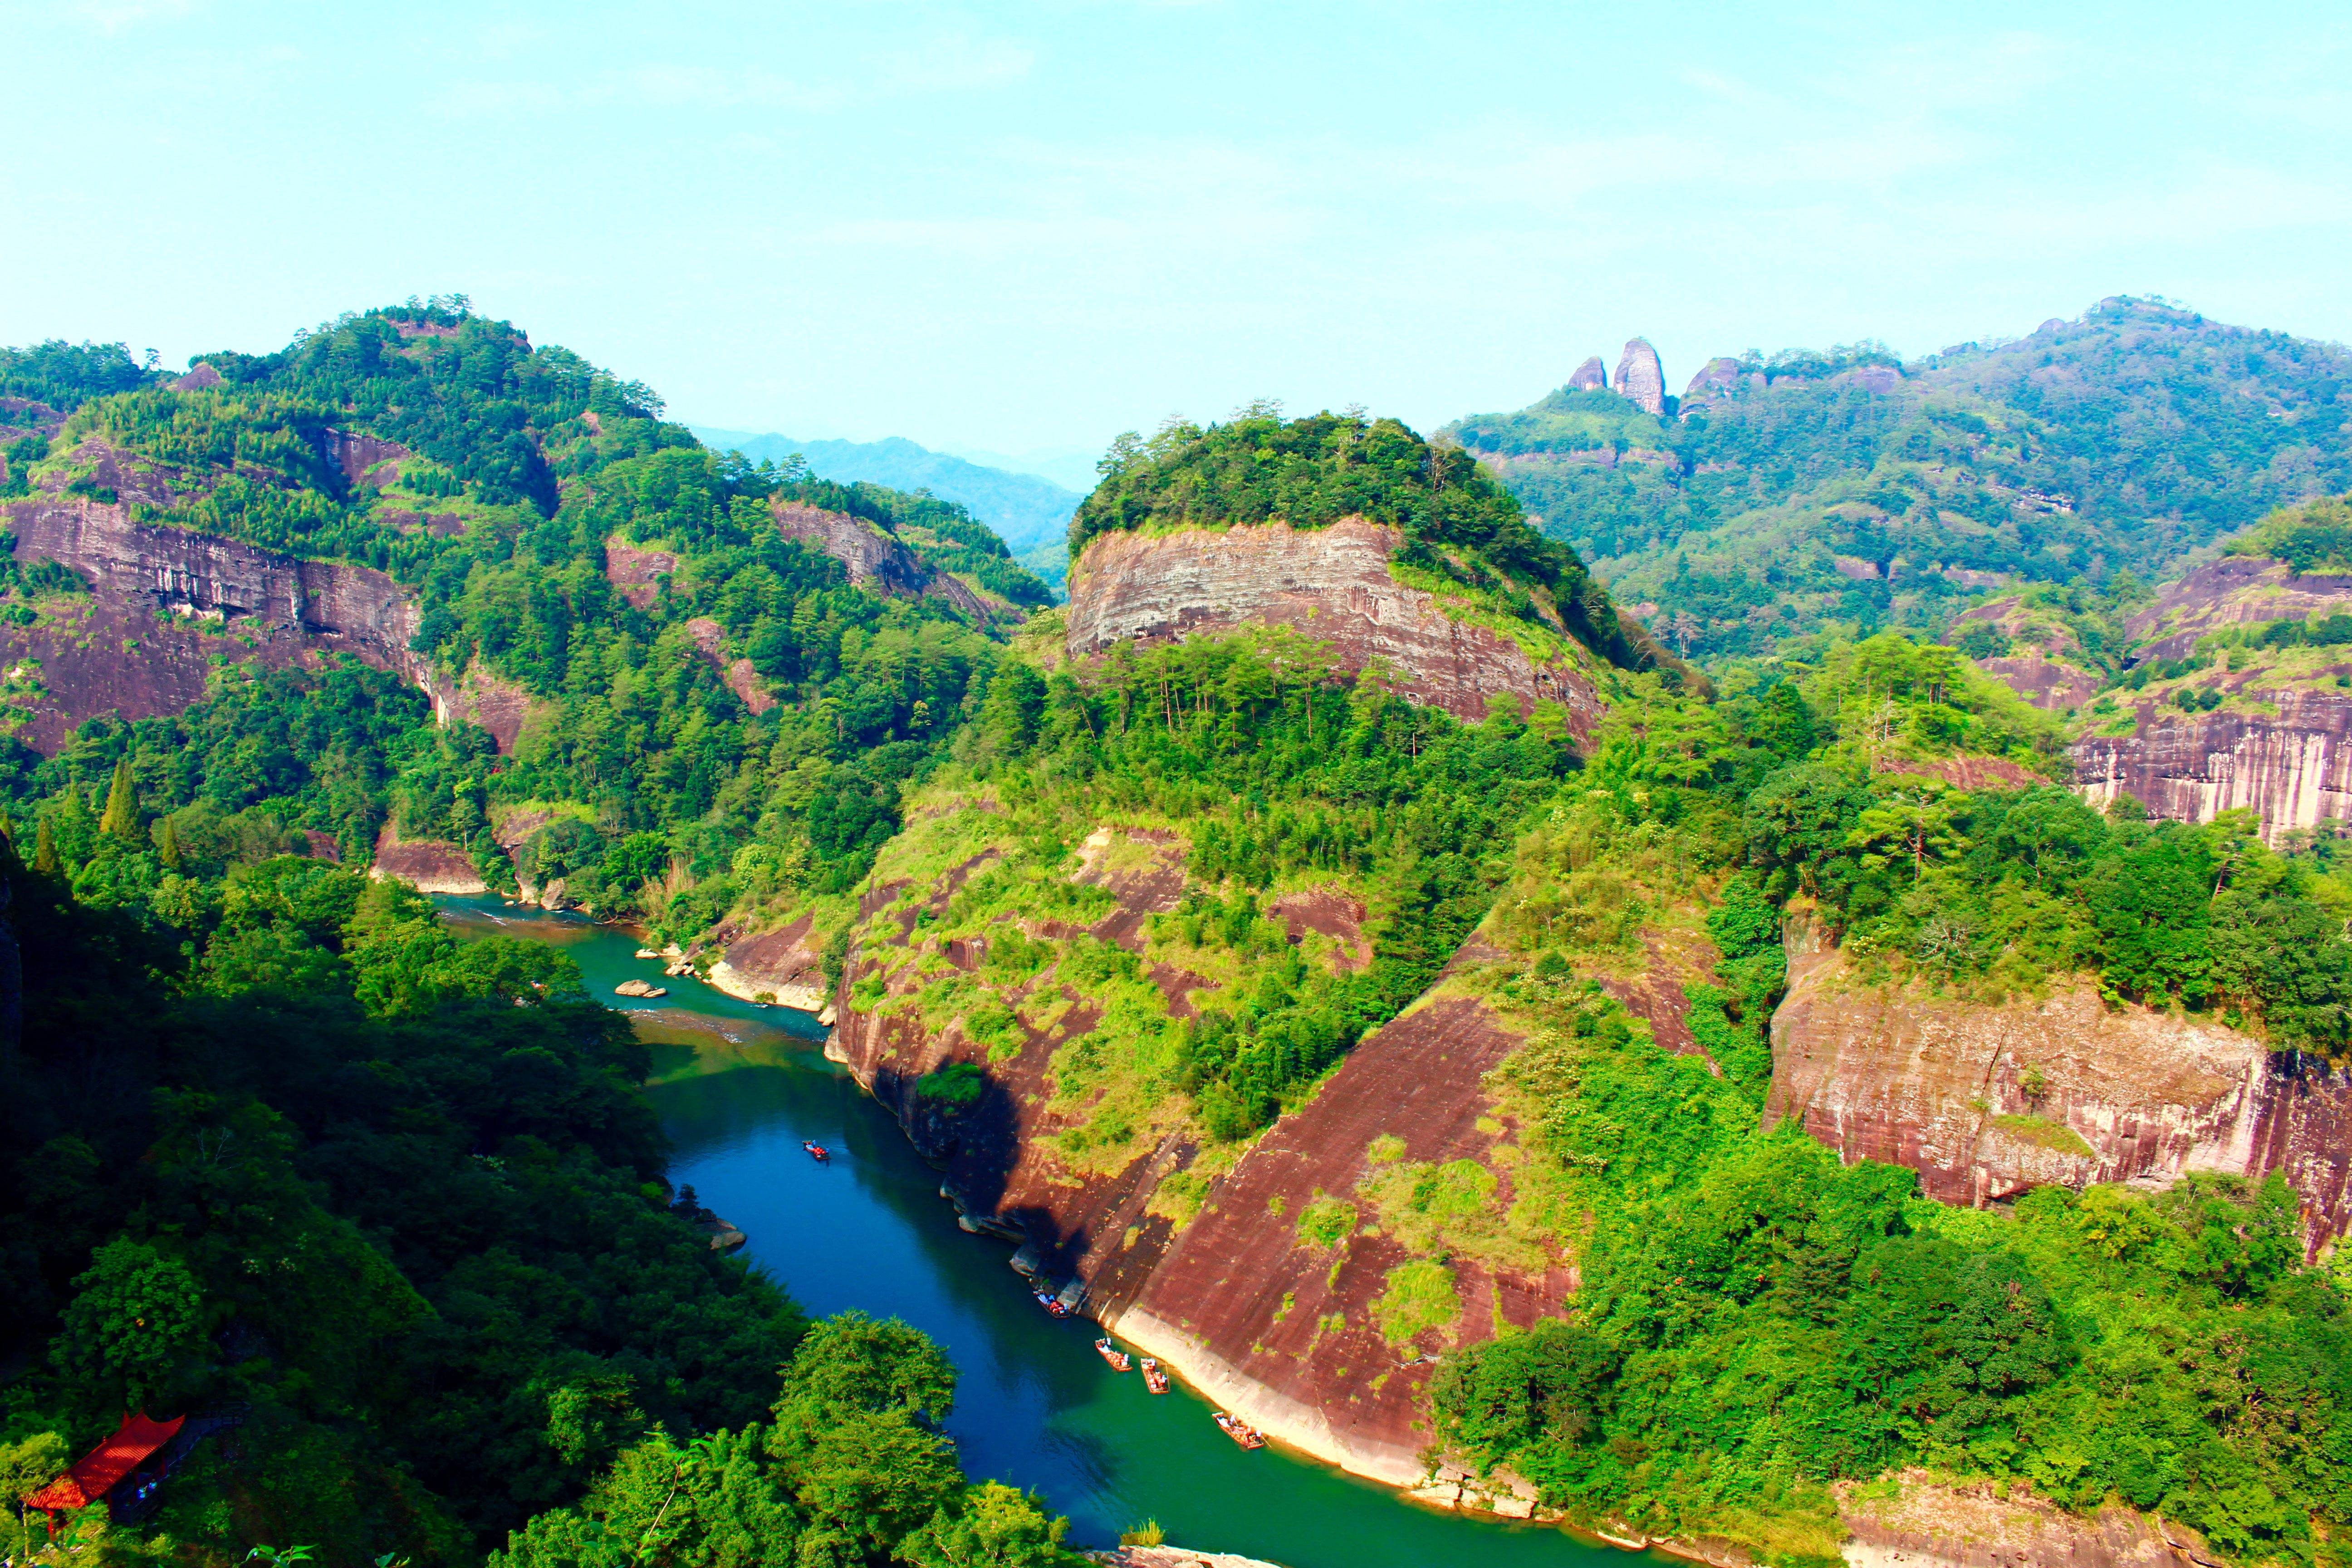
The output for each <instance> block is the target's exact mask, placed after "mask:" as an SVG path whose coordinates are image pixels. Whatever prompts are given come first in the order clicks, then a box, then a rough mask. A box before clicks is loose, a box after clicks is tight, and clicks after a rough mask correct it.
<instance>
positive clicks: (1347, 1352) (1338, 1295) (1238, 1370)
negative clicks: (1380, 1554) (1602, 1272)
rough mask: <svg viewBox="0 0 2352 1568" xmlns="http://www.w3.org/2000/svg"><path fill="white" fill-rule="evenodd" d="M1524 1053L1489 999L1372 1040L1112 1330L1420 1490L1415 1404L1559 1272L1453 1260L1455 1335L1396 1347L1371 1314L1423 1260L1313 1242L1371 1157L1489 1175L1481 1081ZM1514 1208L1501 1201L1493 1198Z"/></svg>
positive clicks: (1245, 1411) (1492, 1131)
mask: <svg viewBox="0 0 2352 1568" xmlns="http://www.w3.org/2000/svg"><path fill="white" fill-rule="evenodd" d="M1518 1044H1519V1039H1518V1037H1517V1035H1516V1034H1513V1033H1512V1032H1510V1031H1509V1030H1507V1029H1506V1028H1504V1027H1503V1026H1501V1024H1500V1023H1499V1022H1498V1021H1497V1020H1496V1018H1495V1017H1494V1016H1493V1015H1492V1014H1490V1013H1489V1012H1488V1011H1487V1010H1486V1007H1485V1006H1484V1005H1482V1004H1481V1003H1479V1002H1477V1001H1475V1000H1473V999H1470V998H1467V997H1459V996H1444V995H1440V996H1437V997H1435V998H1433V999H1431V1000H1429V1001H1427V1002H1424V1003H1423V1004H1422V1005H1419V1006H1417V1007H1416V1008H1414V1009H1413V1010H1412V1011H1411V1012H1408V1013H1406V1014H1405V1015H1404V1016H1402V1017H1399V1018H1397V1019H1395V1020H1394V1021H1392V1022H1391V1023H1390V1024H1389V1025H1387V1026H1385V1027H1383V1028H1381V1029H1379V1030H1377V1031H1375V1032H1374V1033H1373V1034H1371V1035H1370V1037H1367V1038H1366V1039H1365V1040H1364V1041H1363V1043H1362V1044H1361V1045H1359V1046H1358V1047H1356V1049H1355V1050H1354V1051H1353V1052H1351V1053H1350V1054H1349V1057H1348V1058H1347V1059H1346V1061H1344V1062H1343V1063H1341V1065H1340V1067H1339V1070H1338V1071H1337V1072H1335V1073H1334V1074H1333V1075H1332V1076H1331V1078H1330V1079H1329V1080H1328V1082H1326V1083H1325V1084H1324V1085H1323V1087H1322V1089H1320V1091H1319V1092H1318V1093H1317V1095H1316V1096H1315V1098H1314V1099H1313V1100H1310V1101H1309V1102H1308V1103H1307V1105H1305V1106H1304V1107H1302V1108H1301V1109H1300V1110H1297V1111H1295V1112H1293V1113H1291V1114H1290V1115H1287V1116H1285V1117H1284V1118H1283V1119H1282V1120H1281V1121H1278V1122H1276V1124H1275V1126H1274V1127H1273V1128H1272V1129H1271V1130H1270V1131H1267V1132H1266V1134H1265V1136H1264V1137H1263V1138H1261V1139H1260V1140H1259V1141H1258V1142H1256V1143H1255V1145H1253V1146H1252V1147H1251V1149H1250V1151H1249V1152H1248V1153H1247V1154H1245V1155H1244V1156H1243V1158H1242V1161H1241V1163H1240V1164H1239V1165H1238V1166H1236V1167H1235V1168H1234V1171H1233V1172H1232V1173H1230V1174H1229V1175H1227V1176H1225V1177H1224V1178H1223V1179H1222V1180H1221V1181H1220V1182H1219V1183H1218V1184H1216V1186H1215V1187H1214V1188H1213V1191H1212V1192H1211V1194H1210V1196H1209V1200H1208V1203H1207V1205H1206V1206H1205V1207H1204V1208H1203V1209H1202V1212H1201V1214H1200V1215H1199V1216H1198V1217H1197V1218H1195V1219H1194V1220H1193V1221H1192V1224H1191V1225H1190V1226H1187V1227H1185V1229H1184V1231H1183V1232H1182V1234H1181V1236H1179V1237H1176V1238H1175V1240H1174V1242H1173V1244H1172V1245H1171V1246H1169V1247H1168V1249H1167V1254H1166V1256H1165V1258H1162V1259H1161V1260H1160V1263H1159V1264H1158V1266H1157V1267H1156V1268H1153V1269H1152V1271H1151V1272H1150V1276H1149V1277H1148V1279H1146V1280H1145V1282H1144V1285H1143V1288H1142V1289H1141V1290H1140V1291H1139V1292H1138V1293H1137V1294H1136V1296H1135V1298H1134V1300H1132V1301H1131V1302H1129V1303H1128V1304H1126V1305H1124V1306H1117V1305H1114V1308H1113V1310H1110V1311H1108V1312H1106V1313H1105V1314H1104V1316H1105V1320H1106V1321H1108V1323H1109V1324H1110V1325H1111V1327H1112V1330H1113V1331H1115V1332H1116V1333H1118V1335H1119V1336H1120V1337H1121V1338H1122V1339H1125V1340H1127V1341H1129V1342H1132V1343H1134V1344H1136V1345H1138V1346H1139V1347H1140V1348H1141V1349H1143V1350H1145V1351H1147V1352H1152V1353H1154V1354H1158V1355H1160V1356H1161V1357H1163V1358H1164V1359H1166V1360H1168V1361H1169V1362H1170V1363H1172V1364H1174V1365H1175V1366H1177V1367H1179V1368H1181V1370H1182V1372H1183V1374H1184V1376H1185V1378H1186V1379H1187V1380H1188V1381H1189V1382H1191V1383H1192V1384H1194V1385H1195V1386H1197V1387H1199V1388H1200V1389H1201V1390H1202V1392H1204V1393H1205V1394H1208V1395H1209V1396H1210V1397H1211V1398H1213V1399H1214V1400H1216V1401H1217V1403H1218V1404H1220V1405H1223V1406H1225V1407H1226V1408H1228V1409H1232V1410H1234V1411H1236V1412H1237V1413H1239V1414H1240V1415H1242V1416H1244V1418H1245V1419H1246V1420H1248V1421H1250V1422H1251V1423H1252V1424H1253V1425H1255V1426H1257V1427H1259V1429H1260V1430H1262V1431H1264V1432H1265V1433H1266V1434H1267V1435H1268V1436H1273V1437H1275V1438H1276V1439H1277V1440H1280V1441H1284V1442H1287V1443H1290V1444H1293V1445H1295V1446H1297V1447H1302V1448H1305V1449H1306V1450H1307V1451H1308V1452H1309V1453H1312V1454H1316V1455H1318V1456H1319V1457H1321V1458H1327V1459H1330V1460H1333V1461H1335V1462H1337V1463H1338V1464H1339V1465H1340V1466H1342V1467H1343V1468H1347V1469H1349V1470H1352V1471H1354V1472H1355V1473H1357V1474H1359V1475H1363V1476H1369V1477H1371V1478H1372V1479H1376V1480H1381V1481H1385V1482H1387V1483H1388V1484H1390V1485H1391V1486H1398V1487H1414V1486H1417V1485H1419V1484H1420V1483H1421V1481H1422V1480H1423V1476H1424V1467H1423V1462H1422V1460H1421V1458H1420V1453H1421V1450H1422V1449H1423V1448H1425V1447H1428V1445H1429V1441H1430V1439H1429V1436H1428V1434H1427V1433H1426V1432H1425V1431H1424V1430H1423V1422H1422V1419H1421V1417H1422V1408H1421V1405H1422V1396H1423V1394H1424V1392H1425V1391H1426V1388H1427V1384H1428V1382H1429V1378H1430V1374H1431V1373H1433V1372H1434V1371H1435V1370H1436V1357H1437V1356H1438V1355H1439V1354H1440V1353H1442V1352H1444V1351H1446V1350H1449V1349H1451V1348H1452V1347H1453V1345H1454V1343H1455V1342H1456V1335H1457V1334H1458V1336H1459V1339H1460V1341H1462V1342H1469V1341H1475V1340H1481V1339H1486V1338H1489V1337H1491V1336H1492V1335H1493V1334H1494V1333H1495V1332H1496V1331H1498V1330H1499V1329H1500V1328H1501V1327H1502V1326H1503V1325H1505V1324H1509V1325H1512V1326H1515V1327H1518V1328H1527V1327H1530V1326H1532V1325H1533V1324H1534V1323H1535V1322H1536V1321H1537V1320H1538V1319H1539V1318H1545V1317H1556V1316H1558V1315H1559V1312H1560V1311H1561V1310H1563V1309H1564V1307H1565V1306H1566V1304H1567V1300H1568V1295H1569V1291H1570V1288H1571V1285H1572V1277H1571V1275H1570V1272H1569V1270H1568V1269H1567V1268H1565V1267H1561V1268H1553V1269H1551V1270H1549V1271H1548V1272H1543V1273H1539V1274H1537V1275H1534V1276H1532V1277H1530V1276H1527V1275H1522V1274H1517V1273H1514V1272H1511V1271H1509V1270H1507V1269H1502V1268H1495V1267H1491V1266H1489V1265H1487V1264H1486V1263H1484V1262H1481V1261H1480V1260H1478V1259H1476V1258H1468V1257H1456V1258H1454V1259H1453V1260H1452V1262H1451V1264H1450V1266H1449V1267H1450V1268H1451V1272H1452V1276H1453V1280H1452V1282H1453V1288H1454V1292H1455V1295H1456V1298H1457V1300H1458V1302H1459V1307H1460V1317H1459V1319H1458V1321H1457V1322H1456V1325H1455V1327H1454V1330H1453V1331H1440V1330H1431V1331H1423V1333H1422V1334H1420V1335H1418V1336H1416V1337H1415V1339H1414V1340H1413V1341H1412V1342H1408V1343H1405V1344H1402V1345H1398V1344H1392V1343H1391V1342H1389V1341H1388V1340H1387V1339H1386V1338H1385V1337H1384V1336H1383V1335H1382V1333H1381V1329H1380V1328H1379V1327H1378V1326H1377V1325H1376V1324H1375V1323H1374V1321H1372V1314H1371V1312H1370V1310H1369V1309H1370V1304H1371V1303H1372V1302H1373V1301H1375V1300H1378V1299H1379V1298H1380V1296H1381V1292H1382V1290H1383V1289H1384V1286H1385V1281H1386V1280H1387V1279H1388V1277H1389V1275H1390V1271H1391V1270H1392V1269H1394V1268H1397V1267H1398V1266H1399V1265H1401V1264H1403V1263H1405V1262H1406V1261H1407V1260H1408V1259H1409V1258H1412V1254H1411V1253H1409V1252H1408V1251H1407V1250H1406V1249H1405V1247H1403V1246H1402V1244H1401V1242H1400V1241H1399V1240H1398V1239H1397V1238H1396V1237H1392V1236H1387V1235H1381V1234H1376V1233H1377V1231H1378V1227H1377V1226H1374V1227H1371V1228H1370V1230H1368V1231H1363V1232H1359V1233H1358V1234H1356V1235H1354V1236H1351V1237H1349V1238H1348V1239H1347V1240H1346V1241H1344V1242H1343V1243H1342V1244H1340V1245H1339V1247H1336V1248H1331V1249H1320V1248H1318V1247H1313V1246H1310V1245H1308V1244H1307V1242H1305V1241H1303V1240H1302V1239H1301V1238H1300V1237H1299V1236H1298V1234H1297V1229H1296V1228H1295V1218H1296V1215H1297V1213H1298V1211H1299V1210H1300V1209H1301V1208H1303V1207H1304V1206H1305V1205H1307V1203H1309V1202H1310V1201H1312V1200H1313V1199H1314V1198H1315V1197H1316V1196H1317V1195H1318V1194H1330V1195H1333V1196H1336V1197H1339V1198H1340V1199H1342V1200H1344V1201H1350V1202H1354V1201H1358V1200H1357V1198H1356V1194H1357V1191H1358V1187H1359V1184H1360V1183H1362V1182H1363V1181H1364V1180H1365V1179H1366V1178H1367V1177H1368V1176H1370V1175H1372V1174H1373V1173H1374V1163H1373V1162H1374V1157H1375V1155H1374V1149H1375V1144H1376V1143H1377V1142H1378V1141H1379V1140H1381V1139H1382V1138H1384V1137H1385V1138H1394V1139H1398V1140H1401V1141H1402V1148H1401V1149H1398V1148H1395V1146H1394V1145H1390V1146H1388V1147H1386V1148H1383V1149H1382V1150H1381V1151H1380V1152H1382V1153H1386V1154H1388V1157H1389V1158H1390V1159H1391V1160H1404V1161H1414V1162H1425V1163H1431V1164H1444V1163H1450V1162H1453V1161H1458V1160H1478V1159H1480V1158H1482V1157H1483V1156H1485V1155H1486V1154H1487V1152H1489V1151H1490V1150H1491V1149H1492V1148H1493V1147H1494V1144H1495V1142H1496V1124H1495V1123H1492V1122H1491V1121H1490V1122H1489V1125H1488V1126H1487V1127H1486V1128H1482V1127H1481V1126H1480V1125H1479V1123H1480V1122H1481V1121H1482V1120H1485V1119H1487V1118H1488V1116H1489V1113H1490V1112H1491V1111H1492V1110H1493V1107H1492V1105H1491V1103H1490V1102H1489V1100H1488V1097H1487V1095H1486V1091H1485V1089H1484V1087H1483V1084H1482V1080H1483V1079H1485V1077H1486V1074H1487V1073H1488V1072H1489V1071H1490V1070H1492V1069H1493V1068H1495V1067H1496V1065H1498V1064H1499V1063H1500V1062H1501V1061H1502V1060H1503V1058H1505V1057H1507V1056H1508V1055H1509V1054H1510V1053H1511V1051H1512V1050H1513V1049H1515V1048H1516V1047H1517V1046H1518ZM1497 1201H1498V1202H1507V1198H1503V1199H1498V1200H1497Z"/></svg>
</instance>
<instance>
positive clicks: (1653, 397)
mask: <svg viewBox="0 0 2352 1568" xmlns="http://www.w3.org/2000/svg"><path fill="white" fill-rule="evenodd" d="M1617 391H1618V393H1619V394H1620V395H1622V396H1625V397H1628V398H1631V399H1632V400H1633V403H1634V404H1635V405H1638V406H1639V407H1641V408H1642V409H1643V410H1644V411H1645V412H1647V413H1651V414H1664V412H1665V411H1666V373H1665V369H1664V366H1662V365H1660V364H1659V363H1658V351H1657V350H1655V349H1654V348H1652V347H1651V346H1650V340H1649V339H1647V338H1635V339H1634V340H1633V342H1629V343H1627V344H1626V345H1625V353H1623V355H1622V356H1621V357H1620V358H1619V359H1618V361H1617Z"/></svg>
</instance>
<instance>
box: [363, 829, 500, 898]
mask: <svg viewBox="0 0 2352 1568" xmlns="http://www.w3.org/2000/svg"><path fill="white" fill-rule="evenodd" d="M368 871H369V875H371V876H373V877H377V878H383V877H396V878H398V879H400V880H402V881H404V882H414V883H415V884H416V888H417V890H418V891H420V892H425V893H461V894H474V893H486V892H488V891H489V889H488V887H486V886H485V885H484V884H483V882H482V873H481V872H480V870H479V869H478V868H476V867H475V865H474V862H473V860H472V858H470V857H468V856H467V853H466V852H465V850H463V849H461V848H459V847H457V845H455V844H451V843H447V842H446V841H444V840H441V839H437V838H425V839H412V840H403V839H402V837H400V833H399V830H398V829H396V828H394V826H392V824H390V823H386V824H384V827H383V832H382V833H380V834H378V835H377V836H376V841H375V858H374V860H373V864H372V865H371V866H370V867H369V868H368Z"/></svg>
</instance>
